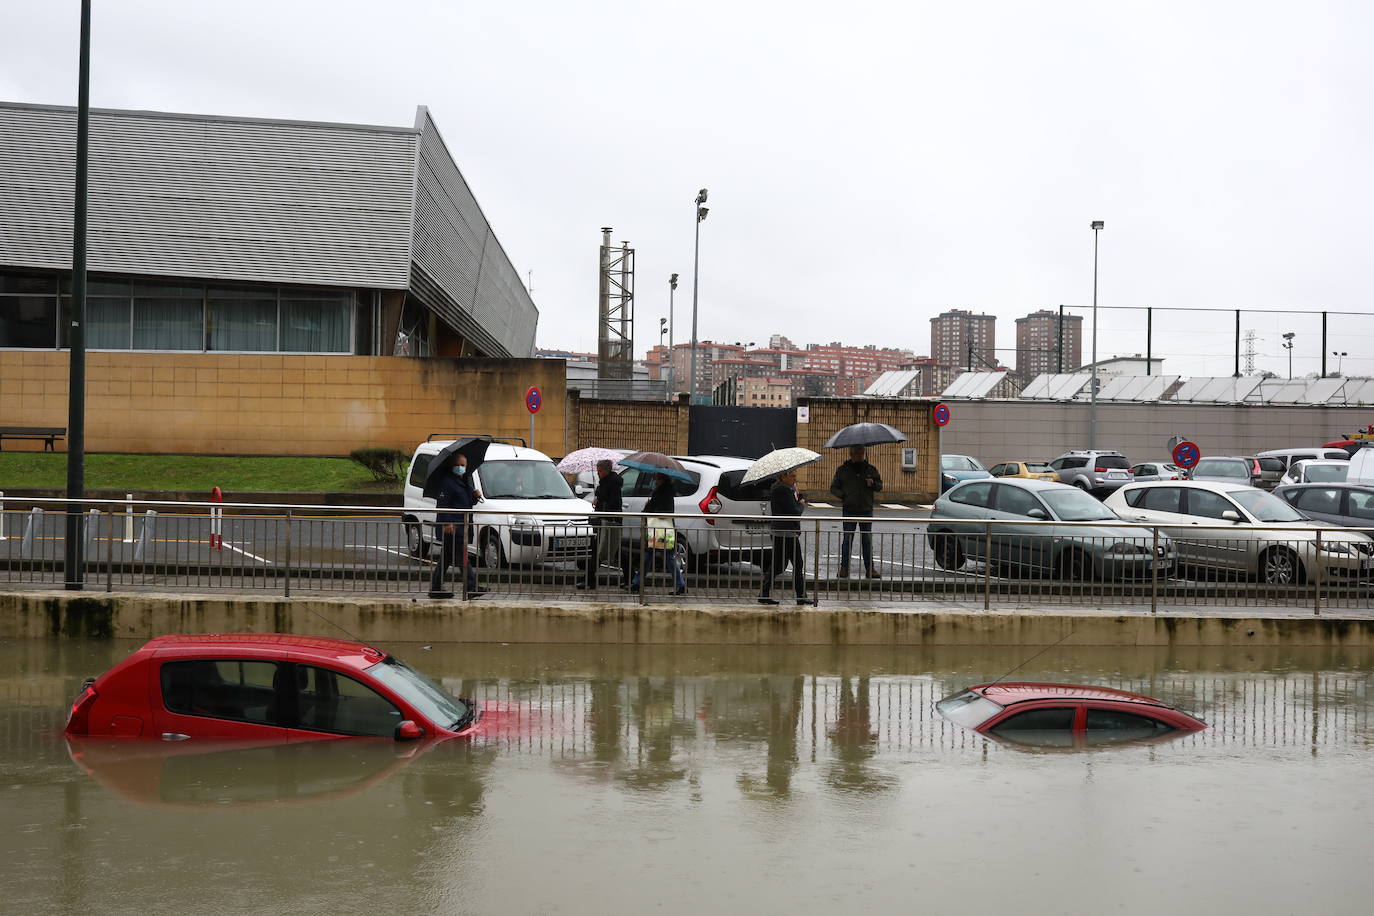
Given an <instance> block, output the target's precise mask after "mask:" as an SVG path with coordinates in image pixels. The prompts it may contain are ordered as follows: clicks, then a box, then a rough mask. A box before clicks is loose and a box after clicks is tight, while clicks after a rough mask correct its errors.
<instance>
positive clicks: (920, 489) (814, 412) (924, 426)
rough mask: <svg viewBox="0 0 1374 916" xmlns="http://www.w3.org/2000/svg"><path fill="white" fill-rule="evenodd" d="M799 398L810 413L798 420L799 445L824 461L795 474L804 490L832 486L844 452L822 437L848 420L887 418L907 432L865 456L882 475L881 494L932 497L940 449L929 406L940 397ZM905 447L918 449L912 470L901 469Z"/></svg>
mask: <svg viewBox="0 0 1374 916" xmlns="http://www.w3.org/2000/svg"><path fill="white" fill-rule="evenodd" d="M797 403H798V406H803V407H806V408H807V412H808V414H809V418H808V422H806V423H798V424H797V445H799V446H801V447H802V448H809V449H811V450H812V451H815V452H820V453H821V454H822V455H824V456H825V460H823V461H821V462H819V463H818V464H813V465H810V466H808V467H805V468H803V469H802V471H801V473H800V474H799V475H798V483H799V484H800V486H801V488H802V489H803V490H808V491H811V492H825V491H826V490H828V489H829V488H830V479H831V477H833V476H834V474H835V468H836V466H838V465H839V463H840V462H841V461H844V460H845V458H846V457H847V455H846V454H845V453H844V452H842V451H839V452H837V451H831V450H830V449H827V448H826V447H825V441H826V440H827V439H829V438H830V437H831V436H832V435H834V434H835V432H836V431H837V430H839V429H842V428H843V427H845V426H848V425H850V424H851V423H886V424H887V425H889V426H895V427H896V428H897V429H899V430H901V431H902V432H904V433H906V436H907V441H906V442H903V443H901V444H900V445H879V446H875V447H873V448H870V449H869V452H868V460H869V461H870V462H872V463H873V466H874V467H876V468H877V469H878V473H879V474H881V475H882V477H883V495H884V496H886V497H888V498H889V499H896V498H899V497H900V498H918V499H932V498H934V494H936V493H937V492H938V489H939V486H940V463H939V461H938V459H937V458H936V455H937V454H938V451H939V448H938V446H937V444H936V443H937V442H938V436H937V432H936V430H937V427H936V426H935V421H934V418H933V416H932V411H933V410H934V408H935V405H936V404H938V403H940V402H939V401H937V400H934V399H922V400H895V399H894V400H879V399H874V398H868V399H864V398H802V399H801V400H799V401H798V402H797ZM903 448H915V449H916V450H917V451H916V470H915V471H904V470H902V468H901V463H902V453H901V450H902V449H903ZM880 501H881V498H880Z"/></svg>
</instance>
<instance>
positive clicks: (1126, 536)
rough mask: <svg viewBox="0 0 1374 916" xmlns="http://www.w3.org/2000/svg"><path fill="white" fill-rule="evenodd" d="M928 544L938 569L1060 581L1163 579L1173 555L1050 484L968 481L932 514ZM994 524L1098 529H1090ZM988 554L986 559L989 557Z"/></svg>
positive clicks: (1092, 502) (1168, 547)
mask: <svg viewBox="0 0 1374 916" xmlns="http://www.w3.org/2000/svg"><path fill="white" fill-rule="evenodd" d="M930 519H931V520H930V523H929V526H928V527H927V529H926V530H927V537H928V538H929V541H930V547H931V551H932V552H933V553H934V555H935V563H936V565H938V566H940V567H941V568H943V569H950V570H957V569H960V568H961V567H963V565H964V563H965V561H966V560H967V559H969V558H972V559H975V560H987V561H990V562H991V563H992V564H993V565H994V567H997V568H999V569H1002V570H1005V571H1007V572H1009V573H1012V574H1017V573H1032V574H1040V575H1045V574H1048V575H1054V576H1057V577H1059V578H1062V579H1073V580H1081V579H1087V578H1100V579H1139V578H1147V577H1149V575H1150V571H1151V569H1157V570H1158V571H1159V572H1160V573H1161V574H1163V575H1168V574H1169V572H1170V571H1171V570H1172V568H1173V563H1174V548H1173V545H1172V544H1171V543H1170V541H1169V538H1168V537H1167V536H1160V538H1159V543H1158V544H1157V545H1156V543H1155V538H1154V535H1153V534H1152V533H1151V532H1150V531H1148V530H1145V529H1140V528H1133V527H1131V526H1129V525H1124V524H1122V523H1121V520H1120V519H1119V518H1117V515H1116V513H1115V512H1113V511H1112V510H1111V509H1109V508H1107V507H1106V506H1104V505H1103V504H1102V503H1100V502H1098V501H1097V500H1096V499H1094V498H1093V497H1091V496H1089V495H1088V494H1086V493H1084V492H1082V491H1081V490H1079V489H1078V488H1076V487H1071V486H1068V485H1067V484H1062V483H1058V482H1056V481H1052V480H1018V479H1014V478H1004V479H1002V480H997V481H976V480H975V481H965V482H963V483H961V484H959V485H958V486H956V487H954V488H953V489H951V490H950V491H949V492H948V493H944V494H942V495H941V496H940V498H939V499H937V500H936V501H935V505H934V506H933V507H932V509H931V513H930ZM966 520H967V521H981V522H987V521H993V522H1034V521H1039V522H1051V523H1052V522H1100V523H1101V524H1095V525H1067V524H1065V525H1056V524H1045V525H1027V524H1001V525H998V524H994V525H992V530H991V538H989V536H988V526H987V525H986V524H979V525H965V524H960V522H961V521H966ZM989 550H990V551H991V556H989Z"/></svg>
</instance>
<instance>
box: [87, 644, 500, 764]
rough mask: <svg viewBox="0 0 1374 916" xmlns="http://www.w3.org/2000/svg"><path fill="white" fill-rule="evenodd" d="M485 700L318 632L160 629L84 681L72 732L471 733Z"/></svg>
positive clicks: (263, 735)
mask: <svg viewBox="0 0 1374 916" xmlns="http://www.w3.org/2000/svg"><path fill="white" fill-rule="evenodd" d="M481 714H482V711H481V710H480V709H479V708H478V706H477V704H475V703H473V702H472V701H470V700H462V699H457V698H455V697H452V696H450V695H449V694H448V693H447V692H446V691H445V690H444V689H443V688H442V687H440V686H439V685H438V684H435V683H434V682H433V681H431V680H430V679H429V678H427V677H425V676H424V675H422V674H420V673H419V672H417V671H415V670H414V669H413V668H410V667H408V666H407V665H406V664H405V663H403V662H402V661H400V660H399V659H397V658H395V657H394V656H391V655H388V654H387V653H386V652H383V651H381V650H380V649H376V648H373V647H372V646H369V645H366V644H364V643H359V642H350V641H347V640H342V639H327V638H323V637H314V636H289V635H283V634H253V633H231V634H216V635H200V636H190V635H182V636H161V637H158V638H157V639H154V640H152V641H150V642H148V643H147V644H145V645H144V646H143V647H142V648H140V649H139V650H138V651H137V652H135V653H134V654H133V655H130V656H129V657H128V658H126V659H124V661H122V662H120V663H119V664H117V665H115V666H114V667H113V668H111V669H110V670H109V671H106V672H105V673H104V674H102V675H101V676H100V677H98V678H95V679H94V680H91V681H87V683H86V685H85V686H84V687H83V688H82V691H81V693H80V695H79V696H78V697H77V698H76V701H75V702H74V703H72V709H71V714H70V716H68V719H67V729H66V731H67V734H68V735H76V736H93V737H94V736H102V737H114V738H161V739H162V740H165V741H181V740H185V739H188V738H213V739H253V740H258V741H271V740H273V739H285V740H291V739H307V738H308V739H315V738H327V737H339V736H362V737H376V738H392V739H395V740H398V741H399V740H411V739H416V738H434V737H449V736H456V735H466V734H470V733H471V732H472V731H473V729H474V728H475V727H476V726H477V723H478V721H479V720H480V718H481Z"/></svg>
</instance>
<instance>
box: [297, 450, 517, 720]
mask: <svg viewBox="0 0 1374 916" xmlns="http://www.w3.org/2000/svg"><path fill="white" fill-rule="evenodd" d="M530 463H533V462H530ZM296 682H297V685H298V688H299V689H298V691H297V695H296V704H297V721H298V723H299V725H300V727H301V728H309V729H312V730H314V731H323V732H337V733H339V734H344V735H367V736H371V737H377V738H382V737H385V738H390V737H392V736H393V735H395V733H396V726H397V725H400V724H401V711H400V710H399V709H397V708H396V707H395V706H394V705H392V703H391V701H390V700H388V699H386V698H385V697H383V696H382V695H381V694H379V693H377V691H375V690H373V689H372V688H371V687H368V686H367V685H366V684H363V683H360V682H359V681H355V680H354V679H353V678H351V677H349V676H348V675H346V674H340V673H339V672H337V671H331V670H330V669H328V668H317V667H315V666H313V665H297V666H296Z"/></svg>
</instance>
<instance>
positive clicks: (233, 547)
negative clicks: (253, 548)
mask: <svg viewBox="0 0 1374 916" xmlns="http://www.w3.org/2000/svg"><path fill="white" fill-rule="evenodd" d="M220 543H221V544H223V545H224V546H225V547H226V548H227V549H229V550H232V551H233V552H234V553H241V554H243V555H244V556H245V557H248V558H250V559H253V560H257V561H258V562H259V563H266V564H267V565H269V566H270V565H272V561H271V560H268V559H265V558H263V557H260V556H258V555H257V554H255V553H249V552H248V551H246V550H240V549H239V548H237V547H235V546H234V545H233V544H230V543H229V542H228V541H220Z"/></svg>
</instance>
